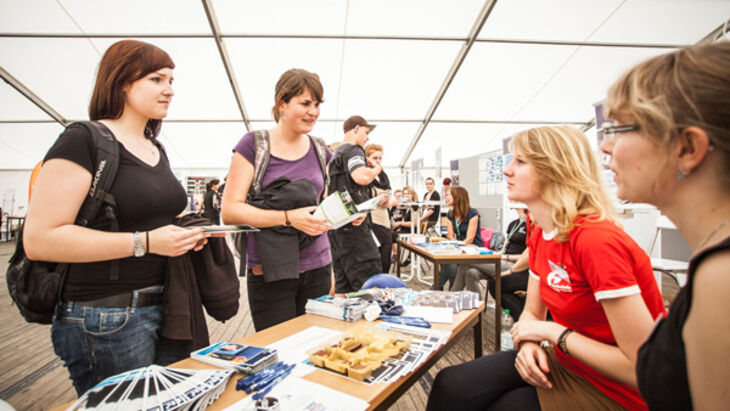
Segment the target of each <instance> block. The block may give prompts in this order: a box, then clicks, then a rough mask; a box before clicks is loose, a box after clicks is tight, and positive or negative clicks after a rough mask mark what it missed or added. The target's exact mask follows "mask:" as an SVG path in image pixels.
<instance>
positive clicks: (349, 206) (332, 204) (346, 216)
mask: <svg viewBox="0 0 730 411" xmlns="http://www.w3.org/2000/svg"><path fill="white" fill-rule="evenodd" d="M384 195H386V194H381V195H379V196H375V197H373V198H371V199H370V200H367V201H364V202H362V203H360V204H355V203H354V202H353V201H352V197H350V194H349V193H348V192H347V191H335V192H334V193H332V194H330V195H329V196H327V198H325V199H324V200H322V202H321V203H320V204H319V207H317V209H316V210H315V211H314V214H313V215H314V217H317V218H322V219H325V220H327V221H328V222H329V224H330V225H332V227H333V228H340V227H342V226H343V225H345V224H348V223H351V222H352V221H354V220H357V219H358V218H360V217H361V216H364V215H365V214H367V213H368V211H370V210H373V209H375V207H377V205H378V201H380V199H381V198H382V197H383V196H384Z"/></svg>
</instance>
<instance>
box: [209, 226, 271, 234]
mask: <svg viewBox="0 0 730 411" xmlns="http://www.w3.org/2000/svg"><path fill="white" fill-rule="evenodd" d="M201 228H202V229H203V234H221V233H223V234H227V233H242V232H248V231H260V230H259V229H258V228H256V227H251V226H250V225H248V224H237V225H204V226H201Z"/></svg>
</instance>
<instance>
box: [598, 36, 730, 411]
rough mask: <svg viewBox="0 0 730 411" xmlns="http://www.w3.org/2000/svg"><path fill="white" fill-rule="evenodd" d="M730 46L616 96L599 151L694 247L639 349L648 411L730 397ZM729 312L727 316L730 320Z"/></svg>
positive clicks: (635, 81)
mask: <svg viewBox="0 0 730 411" xmlns="http://www.w3.org/2000/svg"><path fill="white" fill-rule="evenodd" d="M728 112H730V43H728V42H719V43H713V44H707V45H701V46H692V47H688V48H683V49H680V50H678V51H675V52H673V53H669V54H665V55H662V56H658V57H655V58H652V59H650V60H648V61H646V62H643V63H641V64H639V65H638V66H636V67H634V68H632V69H631V70H629V71H628V72H627V73H626V74H624V75H623V76H622V77H621V78H620V79H619V80H618V81H617V82H616V83H615V84H614V85H613V86H612V87H611V89H610V90H609V93H608V99H607V102H606V115H607V118H609V119H611V120H613V121H615V124H614V127H612V128H610V129H608V130H605V131H604V135H605V136H606V137H605V140H604V141H603V143H602V144H601V149H602V150H603V151H604V152H605V153H607V154H610V155H611V161H610V163H609V167H610V168H611V170H613V171H614V172H615V173H616V175H615V177H614V180H615V181H616V185H617V194H618V196H619V198H622V199H626V200H629V201H631V202H637V203H638V202H645V203H650V204H654V205H656V206H657V207H658V208H659V210H660V211H661V212H662V214H665V215H666V216H667V217H669V219H670V220H672V222H673V223H674V224H675V225H676V226H677V229H678V230H679V231H680V232H681V233H682V235H683V236H684V238H686V239H687V242H688V243H689V245H690V247H691V248H692V254H693V255H692V259H691V260H690V262H689V272H688V275H687V284H686V285H685V286H684V287H683V288H682V289H681V290H680V292H679V294H678V295H677V297H676V298H675V300H674V302H673V303H672V306H671V308H670V310H669V316H668V317H667V318H666V319H664V320H662V321H661V322H660V323H659V324H658V325H657V326H656V328H655V330H654V332H653V333H652V336H651V337H650V338H649V340H648V341H646V342H645V343H644V345H643V346H642V347H641V348H640V350H639V359H638V361H637V366H636V372H637V378H638V384H639V390H640V391H641V394H642V395H643V397H644V399H645V400H646V403H647V405H648V406H649V408H650V409H692V408H694V409H698V410H699V409H707V410H712V409H716V410H717V409H723V408H725V407H727V399H728V398H729V397H730V385H729V384H728V381H729V380H730V362H729V361H728V359H727V352H728V347H730V319H729V318H728V316H727V315H726V313H728V312H730V276H729V275H728V268H727V267H728V266H730V178H728V176H730V167H728V166H729V165H730V122H729V121H728ZM723 313H725V314H723Z"/></svg>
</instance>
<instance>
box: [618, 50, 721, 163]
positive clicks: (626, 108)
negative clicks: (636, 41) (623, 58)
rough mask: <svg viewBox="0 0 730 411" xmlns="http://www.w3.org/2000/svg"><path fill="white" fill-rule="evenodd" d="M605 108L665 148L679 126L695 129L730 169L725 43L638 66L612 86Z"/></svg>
mask: <svg viewBox="0 0 730 411" xmlns="http://www.w3.org/2000/svg"><path fill="white" fill-rule="evenodd" d="M605 111H606V117H608V118H612V119H616V118H618V117H628V118H630V119H631V121H635V122H636V123H637V124H639V126H640V127H641V130H642V131H643V134H644V135H645V136H647V137H649V138H652V139H654V140H655V141H656V142H657V143H659V145H661V146H664V147H667V148H669V147H670V145H671V143H672V142H673V141H674V140H675V139H676V138H677V137H678V136H679V135H680V131H681V130H682V129H685V128H687V127H691V126H696V127H699V128H701V129H703V130H704V131H705V132H706V133H707V136H708V138H709V139H710V142H711V143H712V145H714V146H715V148H716V149H717V150H718V151H719V152H721V153H722V155H723V156H724V157H725V159H726V161H725V162H724V164H725V165H726V167H728V168H727V169H726V171H730V161H728V159H730V116H729V115H728V113H730V42H727V41H723V42H718V43H711V44H703V45H696V46H691V47H685V48H681V49H679V50H676V51H674V52H672V53H668V54H664V55H661V56H657V57H654V58H652V59H649V60H647V61H645V62H643V63H641V64H639V65H637V66H636V67H634V68H632V69H631V70H629V71H628V72H626V73H625V74H624V75H623V76H621V78H620V79H619V80H618V81H616V83H614V84H613V86H611V88H610V89H609V91H608V99H607V101H606V105H605ZM722 174H723V175H726V176H727V175H728V174H730V173H727V172H725V173H722Z"/></svg>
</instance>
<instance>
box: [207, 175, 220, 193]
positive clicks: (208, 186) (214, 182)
mask: <svg viewBox="0 0 730 411" xmlns="http://www.w3.org/2000/svg"><path fill="white" fill-rule="evenodd" d="M220 182H221V181H220V180H218V179H217V178H214V179H212V180H210V181H208V184H206V185H205V190H206V191H209V190H210V189H211V188H212V187H213V186H215V185H218V184H220Z"/></svg>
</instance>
